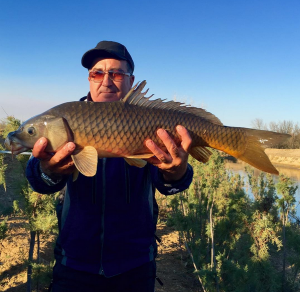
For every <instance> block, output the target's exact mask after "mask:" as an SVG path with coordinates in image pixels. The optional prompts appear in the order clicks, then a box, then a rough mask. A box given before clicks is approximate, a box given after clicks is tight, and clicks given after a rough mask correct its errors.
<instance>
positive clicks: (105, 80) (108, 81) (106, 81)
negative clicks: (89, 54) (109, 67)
mask: <svg viewBox="0 0 300 292" xmlns="http://www.w3.org/2000/svg"><path fill="white" fill-rule="evenodd" d="M112 84H113V81H112V80H111V79H110V78H109V74H108V73H106V74H104V78H103V81H102V85H103V86H111V85H112Z"/></svg>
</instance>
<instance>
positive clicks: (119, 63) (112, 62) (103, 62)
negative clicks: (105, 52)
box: [89, 58, 129, 72]
mask: <svg viewBox="0 0 300 292" xmlns="http://www.w3.org/2000/svg"><path fill="white" fill-rule="evenodd" d="M128 66H129V65H128V62H127V61H125V60H117V59H101V58H97V59H95V60H94V62H93V63H92V67H91V68H90V69H89V71H92V70H96V69H100V70H105V71H107V70H113V69H115V70H122V71H124V72H127V71H128Z"/></svg>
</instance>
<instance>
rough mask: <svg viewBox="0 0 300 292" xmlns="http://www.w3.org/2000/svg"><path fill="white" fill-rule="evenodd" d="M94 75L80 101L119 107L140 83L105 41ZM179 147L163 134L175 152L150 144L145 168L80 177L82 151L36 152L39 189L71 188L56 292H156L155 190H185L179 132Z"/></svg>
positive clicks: (87, 62)
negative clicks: (77, 158) (77, 154)
mask: <svg viewBox="0 0 300 292" xmlns="http://www.w3.org/2000/svg"><path fill="white" fill-rule="evenodd" d="M81 63H82V65H83V66H84V67H85V68H87V69H88V70H89V77H88V80H89V83H90V92H89V93H88V95H87V96H86V97H84V98H82V99H81V100H87V101H92V102H114V101H118V100H120V99H121V98H123V97H124V96H125V95H126V94H127V93H128V91H129V90H130V88H131V87H132V85H133V82H134V76H133V71H134V62H133V60H132V58H131V56H130V54H129V52H128V51H127V49H126V47H124V46H123V45H121V44H119V43H116V42H111V41H102V42H100V43H98V44H97V46H96V47H95V48H94V49H92V50H89V51H87V52H86V53H85V54H84V55H83V57H82V60H81ZM177 131H178V134H179V135H180V136H181V138H182V143H181V145H180V146H179V147H178V146H176V145H175V143H174V141H173V140H172V139H171V138H170V137H169V135H168V133H167V132H166V131H165V130H163V129H159V130H158V131H157V135H158V136H159V138H160V139H161V140H162V141H163V143H164V144H165V146H166V149H167V150H168V152H164V151H163V150H162V149H160V148H159V147H158V146H157V145H156V144H155V143H154V142H153V141H151V140H150V139H149V140H147V141H146V146H147V147H148V148H149V149H150V150H151V151H152V152H153V155H154V156H153V157H152V158H149V159H147V161H148V163H147V165H146V166H145V167H144V168H137V167H134V166H129V165H128V164H127V163H126V162H125V161H124V159H123V158H103V159H100V160H99V163H98V169H97V174H96V175H95V176H94V177H92V178H90V177H85V176H83V175H81V174H79V176H78V178H77V180H76V181H75V182H73V179H72V175H71V174H72V173H73V172H74V170H75V166H74V164H73V162H72V159H71V157H70V155H71V153H72V151H73V150H74V149H75V145H74V143H72V142H69V143H67V144H66V145H65V146H64V147H63V148H62V149H61V150H59V151H58V152H56V153H55V154H54V155H51V154H49V153H46V152H44V149H45V147H46V145H47V139H46V138H41V139H40V140H39V141H37V143H36V144H35V146H34V148H33V156H34V158H32V159H31V160H30V161H29V163H28V165H27V170H26V175H27V178H28V180H29V182H30V184H31V186H32V188H33V189H34V190H36V191H37V192H40V193H53V192H56V191H59V190H61V189H62V188H63V187H64V186H65V185H66V184H67V191H66V196H65V201H64V207H63V211H62V216H61V218H60V219H61V220H60V222H61V223H60V224H61V225H60V234H59V238H58V242H57V246H56V265H55V267H54V270H53V291H54V292H56V291H105V292H107V291H116V292H122V291H131V292H135V291H137V292H143V291H145V292H146V291H149V292H150V291H151V292H152V291H154V282H155V277H156V266H155V260H154V258H155V255H156V248H157V246H156V242H155V230H156V223H157V216H158V207H157V204H156V201H155V197H154V194H155V188H157V189H158V190H159V191H160V192H161V193H163V194H166V195H167V194H173V193H174V190H175V192H180V191H183V190H184V189H186V188H187V187H188V186H189V184H190V183H191V180H192V176H193V171H192V168H191V166H190V165H189V164H188V163H187V159H188V150H189V147H190V145H191V137H190V136H189V134H188V132H187V130H186V129H185V128H184V127H182V126H177Z"/></svg>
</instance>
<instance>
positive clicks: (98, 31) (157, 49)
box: [0, 0, 300, 127]
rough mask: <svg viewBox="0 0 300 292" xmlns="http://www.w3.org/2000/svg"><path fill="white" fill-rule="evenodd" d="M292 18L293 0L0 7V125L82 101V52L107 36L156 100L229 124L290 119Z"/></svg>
mask: <svg viewBox="0 0 300 292" xmlns="http://www.w3.org/2000/svg"><path fill="white" fill-rule="evenodd" d="M299 15H300V1H299V0H294V1H276V0H252V1H243V0H232V1H230V0H228V1H227V0H214V1H212V0H206V1H202V0H197V1H196V0H191V1H177V0H174V1H156V0H152V1H143V0H127V1H99V0H98V1H92V0H85V1H69V0H65V1H55V0H54V1H51V2H50V1H41V0H39V1H31V0H28V1H23V0H15V1H0V42H1V45H0V105H1V107H2V108H3V109H4V110H3V109H2V108H0V119H3V118H5V116H6V114H5V112H7V113H8V114H9V115H14V116H15V117H16V118H19V119H21V120H25V119H27V118H30V117H31V116H33V115H35V114H39V113H41V112H42V111H44V110H47V109H48V108H50V107H52V106H55V105H57V104H60V103H63V102H66V101H73V100H78V99H79V98H80V97H82V96H84V95H86V94H87V92H88V81H87V70H86V69H85V68H83V67H82V66H81V63H80V60H81V57H82V55H83V53H85V52H86V51H87V50H89V49H91V48H93V47H95V46H96V44H97V43H98V42H99V41H101V40H114V41H118V42H121V43H123V44H124V45H125V46H126V47H127V48H128V50H129V52H130V53H131V55H132V57H133V59H134V62H135V65H136V70H135V72H134V73H135V76H136V81H141V80H144V79H145V80H147V86H148V87H149V88H150V90H149V93H150V94H154V97H153V98H155V97H156V98H166V99H168V100H172V99H174V98H176V100H178V101H183V102H187V103H190V104H192V105H194V106H198V107H203V108H205V109H206V110H208V111H209V112H211V113H213V114H215V115H216V116H217V117H218V118H219V119H220V120H221V121H222V122H223V123H224V124H225V125H229V126H240V127H251V121H253V120H254V119H255V118H260V119H263V120H264V122H266V123H269V122H270V121H276V122H278V121H283V120H291V121H293V122H295V123H297V122H299V121H300V118H299V115H298V112H299V108H300V102H299V98H300V58H299V55H300V53H299V52H300V17H299ZM4 111H5V112H4Z"/></svg>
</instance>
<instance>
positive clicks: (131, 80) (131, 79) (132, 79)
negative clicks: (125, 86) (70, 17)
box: [130, 75, 135, 87]
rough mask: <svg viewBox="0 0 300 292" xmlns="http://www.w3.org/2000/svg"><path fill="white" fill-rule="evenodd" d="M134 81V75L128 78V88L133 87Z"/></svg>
mask: <svg viewBox="0 0 300 292" xmlns="http://www.w3.org/2000/svg"><path fill="white" fill-rule="evenodd" d="M134 79H135V77H134V75H131V76H130V86H131V87H132V85H133V82H134Z"/></svg>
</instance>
